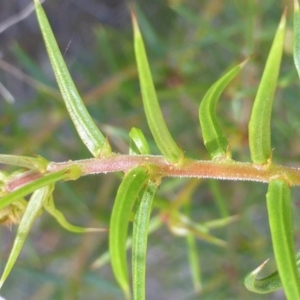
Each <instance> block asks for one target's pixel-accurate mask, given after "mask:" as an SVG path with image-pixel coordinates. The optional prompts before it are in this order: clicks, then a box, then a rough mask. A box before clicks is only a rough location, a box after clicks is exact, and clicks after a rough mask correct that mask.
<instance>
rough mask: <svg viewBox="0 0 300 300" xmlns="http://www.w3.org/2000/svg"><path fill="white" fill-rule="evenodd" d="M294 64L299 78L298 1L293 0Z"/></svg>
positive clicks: (299, 19) (299, 35) (299, 32)
mask: <svg viewBox="0 0 300 300" xmlns="http://www.w3.org/2000/svg"><path fill="white" fill-rule="evenodd" d="M293 46H294V51H293V54H294V63H295V66H296V70H297V72H298V75H299V77H300V12H299V3H298V0H294V45H293Z"/></svg>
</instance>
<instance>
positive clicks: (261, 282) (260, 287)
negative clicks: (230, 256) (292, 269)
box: [244, 251, 300, 294]
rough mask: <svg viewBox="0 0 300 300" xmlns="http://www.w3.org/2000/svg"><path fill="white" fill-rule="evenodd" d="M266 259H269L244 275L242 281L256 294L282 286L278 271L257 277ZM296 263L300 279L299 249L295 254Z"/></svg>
mask: <svg viewBox="0 0 300 300" xmlns="http://www.w3.org/2000/svg"><path fill="white" fill-rule="evenodd" d="M268 261H269V260H266V261H265V262H263V263H262V264H261V265H260V266H259V267H258V268H256V269H255V270H254V271H252V272H251V273H250V274H248V275H247V276H246V278H245V282H244V283H245V286H246V288H247V289H248V290H249V291H251V292H255V293H258V294H267V293H271V292H273V291H275V290H277V289H279V288H281V287H282V283H281V279H280V277H279V274H278V271H276V272H273V273H272V274H270V275H268V276H267V277H264V278H260V279H257V275H258V273H259V272H260V271H261V270H262V269H263V268H264V266H265V265H266V263H267V262H268ZM296 265H297V270H298V278H299V280H300V251H298V253H297V255H296Z"/></svg>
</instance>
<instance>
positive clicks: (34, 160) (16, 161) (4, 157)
mask: <svg viewBox="0 0 300 300" xmlns="http://www.w3.org/2000/svg"><path fill="white" fill-rule="evenodd" d="M0 163H1V164H7V165H12V166H19V167H23V168H27V169H37V170H39V171H41V172H43V171H45V170H46V169H47V165H48V164H49V161H47V160H46V159H45V158H43V157H42V156H38V157H30V156H19V155H9V154H0Z"/></svg>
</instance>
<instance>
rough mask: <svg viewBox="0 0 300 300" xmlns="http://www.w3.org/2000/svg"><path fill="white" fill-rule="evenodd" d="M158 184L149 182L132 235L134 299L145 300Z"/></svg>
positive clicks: (135, 219) (136, 214) (137, 213)
mask: <svg viewBox="0 0 300 300" xmlns="http://www.w3.org/2000/svg"><path fill="white" fill-rule="evenodd" d="M156 190H157V184H156V183H154V182H152V181H149V182H148V184H147V187H146V189H145V191H144V193H143V195H142V198H141V201H140V203H139V207H138V210H137V211H136V213H135V216H134V223H133V234H132V280H133V299H135V300H143V299H145V293H146V291H145V286H146V284H145V275H146V257H147V240H148V228H149V220H150V214H151V211H152V202H153V198H154V195H155V193H156Z"/></svg>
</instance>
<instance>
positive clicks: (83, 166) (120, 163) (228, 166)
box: [47, 154, 300, 186]
mask: <svg viewBox="0 0 300 300" xmlns="http://www.w3.org/2000/svg"><path fill="white" fill-rule="evenodd" d="M74 165H77V166H78V167H79V168H80V170H81V172H82V175H89V174H100V173H108V172H118V171H124V172H128V171H129V170H131V169H132V168H135V167H137V166H142V165H147V166H148V168H149V166H150V168H151V173H152V174H153V175H157V177H196V178H213V179H223V180H243V181H258V182H264V183H268V182H270V181H271V180H272V179H275V178H282V179H284V180H285V181H286V182H288V184H289V185H290V186H295V185H300V169H298V168H292V167H286V166H281V165H276V164H266V165H256V164H253V163H242V162H236V161H233V160H228V159H227V160H214V161H204V160H192V159H184V160H183V161H182V162H181V163H180V164H176V163H174V164H173V163H170V161H167V160H166V159H165V158H164V157H162V156H153V155H133V156H131V155H122V154H113V155H111V156H109V157H106V158H92V159H85V160H77V161H67V162H62V163H55V162H52V163H50V164H49V165H48V168H47V171H48V172H54V171H58V170H61V169H65V168H69V167H71V166H74Z"/></svg>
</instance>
